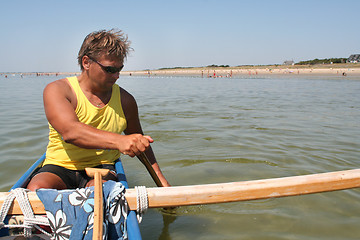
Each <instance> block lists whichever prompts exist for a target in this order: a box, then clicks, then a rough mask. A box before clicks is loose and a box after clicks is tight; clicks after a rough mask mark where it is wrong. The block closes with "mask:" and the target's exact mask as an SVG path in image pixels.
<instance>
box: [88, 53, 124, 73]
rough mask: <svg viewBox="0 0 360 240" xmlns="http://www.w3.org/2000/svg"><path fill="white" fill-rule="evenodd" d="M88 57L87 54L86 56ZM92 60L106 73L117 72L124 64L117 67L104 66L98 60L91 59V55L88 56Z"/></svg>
mask: <svg viewBox="0 0 360 240" xmlns="http://www.w3.org/2000/svg"><path fill="white" fill-rule="evenodd" d="M88 57H89V56H88ZM89 58H90V59H91V60H92V61H94V62H96V63H97V64H99V66H100V67H101V68H102V70H104V71H105V72H107V73H119V72H120V71H121V70H122V69H123V68H124V65H122V66H121V67H119V68H117V67H111V66H104V65H102V64H101V63H99V62H98V61H96V60H95V59H93V58H92V57H89Z"/></svg>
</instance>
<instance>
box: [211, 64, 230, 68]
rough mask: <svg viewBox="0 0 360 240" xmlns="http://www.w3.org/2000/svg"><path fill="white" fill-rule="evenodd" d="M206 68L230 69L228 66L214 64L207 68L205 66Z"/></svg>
mask: <svg viewBox="0 0 360 240" xmlns="http://www.w3.org/2000/svg"><path fill="white" fill-rule="evenodd" d="M206 67H210V68H214V67H215V68H216V67H223V68H227V67H230V66H229V65H215V64H213V65H209V66H206Z"/></svg>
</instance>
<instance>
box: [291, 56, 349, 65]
mask: <svg viewBox="0 0 360 240" xmlns="http://www.w3.org/2000/svg"><path fill="white" fill-rule="evenodd" d="M346 60H347V58H325V59H317V58H315V59H314V60H308V61H300V62H298V63H295V65H315V64H331V63H346Z"/></svg>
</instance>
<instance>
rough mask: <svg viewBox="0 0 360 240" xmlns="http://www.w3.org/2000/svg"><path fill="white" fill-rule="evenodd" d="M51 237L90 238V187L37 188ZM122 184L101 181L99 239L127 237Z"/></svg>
mask: <svg viewBox="0 0 360 240" xmlns="http://www.w3.org/2000/svg"><path fill="white" fill-rule="evenodd" d="M36 193H37V195H38V197H39V198H40V200H41V201H42V203H43V204H44V206H45V210H46V215H47V217H48V219H49V223H50V227H51V229H52V232H53V233H52V234H53V239H56V240H63V239H64V240H65V239H76V240H77V239H89V240H91V239H92V232H93V224H94V187H90V188H81V189H76V190H54V189H39V190H37V192H36ZM124 193H125V187H124V186H123V185H122V184H121V183H119V182H114V181H107V182H105V183H104V184H103V197H104V198H103V199H104V224H103V226H104V228H103V229H104V231H103V232H104V236H103V239H127V232H126V217H127V213H128V207H127V202H126V199H125V195H124Z"/></svg>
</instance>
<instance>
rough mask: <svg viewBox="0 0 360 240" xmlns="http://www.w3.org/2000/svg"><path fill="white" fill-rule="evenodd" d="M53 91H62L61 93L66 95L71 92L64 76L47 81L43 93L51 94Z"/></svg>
mask: <svg viewBox="0 0 360 240" xmlns="http://www.w3.org/2000/svg"><path fill="white" fill-rule="evenodd" d="M55 92H56V93H62V94H63V95H68V94H71V93H72V90H71V86H70V84H69V82H68V80H67V79H66V78H63V79H59V80H55V81H53V82H51V83H49V84H48V85H47V86H46V87H45V89H44V94H46V93H49V94H51V93H55Z"/></svg>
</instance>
